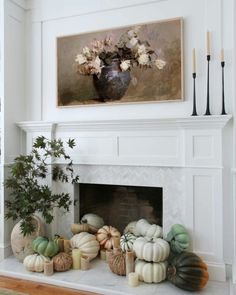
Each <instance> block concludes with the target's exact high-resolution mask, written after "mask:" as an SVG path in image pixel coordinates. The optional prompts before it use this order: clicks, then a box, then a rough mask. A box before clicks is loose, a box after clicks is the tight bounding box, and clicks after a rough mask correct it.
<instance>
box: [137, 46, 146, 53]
mask: <svg viewBox="0 0 236 295" xmlns="http://www.w3.org/2000/svg"><path fill="white" fill-rule="evenodd" d="M146 52H147V47H146V46H145V45H144V44H141V45H138V55H141V54H143V53H146Z"/></svg>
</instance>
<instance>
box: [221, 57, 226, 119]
mask: <svg viewBox="0 0 236 295" xmlns="http://www.w3.org/2000/svg"><path fill="white" fill-rule="evenodd" d="M224 67H225V62H224V61H222V62H221V69H222V111H221V115H227V113H226V111H225V75H224Z"/></svg>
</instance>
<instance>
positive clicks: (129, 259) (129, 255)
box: [125, 250, 134, 276]
mask: <svg viewBox="0 0 236 295" xmlns="http://www.w3.org/2000/svg"><path fill="white" fill-rule="evenodd" d="M125 265H126V276H127V275H128V274H129V273H131V272H134V252H133V251H131V250H128V251H126V254H125Z"/></svg>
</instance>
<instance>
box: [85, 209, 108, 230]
mask: <svg viewBox="0 0 236 295" xmlns="http://www.w3.org/2000/svg"><path fill="white" fill-rule="evenodd" d="M80 222H81V223H87V224H89V225H91V226H92V227H94V228H96V229H99V228H101V227H103V225H104V220H103V218H102V217H100V216H98V215H97V214H94V213H88V214H85V215H84V216H83V217H82V218H81V221H80Z"/></svg>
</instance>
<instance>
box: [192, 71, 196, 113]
mask: <svg viewBox="0 0 236 295" xmlns="http://www.w3.org/2000/svg"><path fill="white" fill-rule="evenodd" d="M196 76H197V75H196V73H193V112H192V116H197V110H196V87H195V80H196Z"/></svg>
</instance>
